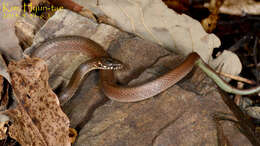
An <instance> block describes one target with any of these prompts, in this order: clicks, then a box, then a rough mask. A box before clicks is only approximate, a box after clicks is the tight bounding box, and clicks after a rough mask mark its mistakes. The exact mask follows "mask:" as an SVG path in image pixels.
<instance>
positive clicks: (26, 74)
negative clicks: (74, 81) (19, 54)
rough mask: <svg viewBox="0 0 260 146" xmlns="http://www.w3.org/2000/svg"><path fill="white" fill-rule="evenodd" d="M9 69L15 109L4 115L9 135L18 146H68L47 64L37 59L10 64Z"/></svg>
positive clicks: (64, 120) (66, 121)
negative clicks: (9, 120)
mask: <svg viewBox="0 0 260 146" xmlns="http://www.w3.org/2000/svg"><path fill="white" fill-rule="evenodd" d="M8 69H9V71H10V74H11V78H12V87H13V90H14V93H15V96H16V101H17V102H18V105H17V106H16V108H14V109H9V110H8V111H6V114H7V115H8V116H9V117H10V118H11V119H12V122H13V124H12V125H11V126H10V128H9V135H10V136H11V137H12V138H14V139H16V140H17V141H18V142H19V143H20V144H21V145H23V146H27V145H48V146H57V145H64V146H69V145H70V142H69V119H68V118H67V116H66V115H65V114H64V113H63V111H62V110H61V108H60V104H59V100H58V98H57V96H56V95H55V94H54V92H53V91H52V90H51V88H50V86H49V84H48V78H49V73H48V70H47V65H46V63H45V62H44V61H43V60H41V59H39V58H32V59H31V58H26V59H23V60H21V61H19V62H11V63H10V64H9V66H8Z"/></svg>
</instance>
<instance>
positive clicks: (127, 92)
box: [31, 36, 260, 104]
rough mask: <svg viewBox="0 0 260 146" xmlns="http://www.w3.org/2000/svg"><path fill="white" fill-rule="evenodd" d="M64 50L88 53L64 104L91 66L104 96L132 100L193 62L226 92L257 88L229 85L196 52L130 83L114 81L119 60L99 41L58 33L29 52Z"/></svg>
mask: <svg viewBox="0 0 260 146" xmlns="http://www.w3.org/2000/svg"><path fill="white" fill-rule="evenodd" d="M64 51H65V52H68V53H69V52H75V51H76V52H81V53H83V54H85V55H86V56H88V57H89V60H88V61H87V62H85V63H83V64H81V65H80V67H79V68H78V69H77V70H76V71H75V72H74V73H73V75H72V78H71V80H70V82H69V84H68V86H67V88H66V89H65V90H64V91H62V92H61V94H60V95H59V98H60V101H61V104H64V103H65V102H66V101H67V100H69V99H70V98H71V97H72V96H73V94H74V93H75V91H76V89H77V88H78V86H79V84H80V82H81V81H82V79H83V77H84V76H85V75H86V74H87V73H88V72H89V71H91V70H94V69H101V71H100V78H101V85H102V87H101V88H102V90H103V91H104V93H105V95H106V96H107V97H108V98H110V99H112V100H115V101H119V102H136V101H141V100H144V99H147V98H150V97H152V96H155V95H157V94H159V93H160V92H162V91H164V90H166V89H167V88H169V87H171V86H172V85H174V84H175V83H176V82H178V81H179V80H181V79H182V78H183V77H185V76H186V75H187V74H188V73H189V72H190V71H191V70H192V68H193V66H194V65H197V66H198V67H200V68H201V69H202V70H203V71H204V72H205V73H206V74H207V75H209V76H210V77H211V78H212V79H213V80H214V81H215V82H216V83H217V84H218V86H219V87H220V88H222V89H223V90H225V91H227V92H229V93H234V94H241V95H245V94H252V93H255V92H258V91H259V90H260V86H259V87H256V88H251V89H246V90H240V89H236V88H234V87H231V86H229V85H228V84H227V83H226V82H225V81H223V80H222V79H221V78H220V77H219V76H218V74H217V73H215V72H214V71H213V70H212V69H211V68H210V67H209V66H208V65H207V64H205V63H204V62H203V61H202V60H201V59H200V56H199V55H198V54H197V53H190V54H189V55H188V56H187V58H186V59H185V60H184V62H183V63H182V64H181V65H179V66H178V67H177V68H175V69H173V70H171V71H169V72H168V73H166V74H164V75H162V76H160V77H158V78H156V79H155V80H152V81H150V82H146V83H144V84H141V85H138V86H133V87H129V86H118V85H117V84H116V82H115V78H114V75H113V71H112V70H113V69H120V68H122V64H121V62H120V61H118V60H115V59H111V58H109V57H108V55H107V53H106V52H105V51H104V50H103V48H102V47H101V46H100V45H99V44H97V43H96V42H94V41H92V40H90V39H87V38H84V37H80V36H62V37H57V38H54V39H52V40H48V41H46V42H44V43H42V44H41V45H40V46H38V47H37V48H35V49H34V51H33V52H32V54H31V56H32V57H40V58H42V59H44V60H47V59H48V58H50V57H51V56H53V55H54V54H55V53H59V52H64ZM107 69H109V70H107Z"/></svg>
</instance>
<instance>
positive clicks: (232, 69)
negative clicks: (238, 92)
mask: <svg viewBox="0 0 260 146" xmlns="http://www.w3.org/2000/svg"><path fill="white" fill-rule="evenodd" d="M209 64H210V66H211V67H212V68H214V69H217V70H219V71H221V72H224V73H227V74H232V75H238V74H239V73H240V72H241V70H242V64H241V63H240V61H239V58H238V57H237V55H236V54H234V53H233V52H231V51H227V50H225V51H224V52H223V53H222V54H221V55H219V56H218V57H217V58H216V59H214V60H211V61H210V63H209ZM228 80H230V79H228Z"/></svg>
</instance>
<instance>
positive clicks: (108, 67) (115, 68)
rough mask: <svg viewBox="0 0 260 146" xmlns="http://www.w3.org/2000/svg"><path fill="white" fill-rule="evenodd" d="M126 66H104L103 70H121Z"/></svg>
mask: <svg viewBox="0 0 260 146" xmlns="http://www.w3.org/2000/svg"><path fill="white" fill-rule="evenodd" d="M123 68H124V66H123V65H122V64H113V65H112V66H103V67H102V69H105V70H120V69H123Z"/></svg>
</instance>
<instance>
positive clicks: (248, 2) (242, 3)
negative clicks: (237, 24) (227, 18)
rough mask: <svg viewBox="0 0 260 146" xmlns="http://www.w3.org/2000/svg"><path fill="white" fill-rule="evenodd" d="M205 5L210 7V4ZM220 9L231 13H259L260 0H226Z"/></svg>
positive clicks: (225, 12)
mask: <svg viewBox="0 0 260 146" xmlns="http://www.w3.org/2000/svg"><path fill="white" fill-rule="evenodd" d="M205 7H209V4H205ZM219 11H220V13H224V14H229V15H241V16H243V15H245V14H251V15H259V14H260V2H257V1H254V0H225V1H224V4H223V5H222V6H221V7H220V10H219Z"/></svg>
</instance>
